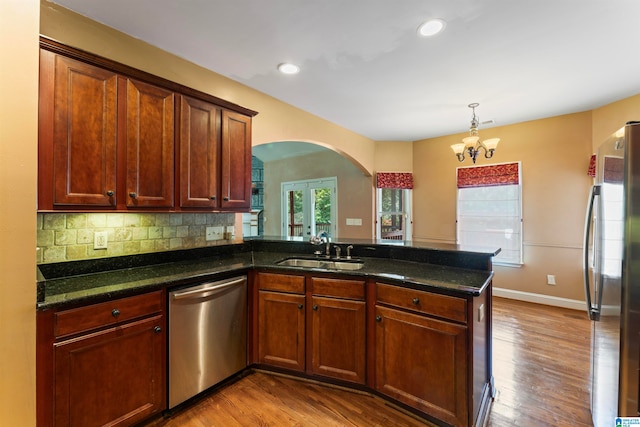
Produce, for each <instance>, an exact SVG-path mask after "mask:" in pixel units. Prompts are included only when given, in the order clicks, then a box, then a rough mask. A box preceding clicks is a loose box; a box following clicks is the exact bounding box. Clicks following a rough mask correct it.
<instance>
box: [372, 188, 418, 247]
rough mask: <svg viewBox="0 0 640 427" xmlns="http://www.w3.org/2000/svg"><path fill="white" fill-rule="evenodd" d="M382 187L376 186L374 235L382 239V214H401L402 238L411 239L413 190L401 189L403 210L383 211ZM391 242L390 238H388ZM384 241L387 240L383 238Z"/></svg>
mask: <svg viewBox="0 0 640 427" xmlns="http://www.w3.org/2000/svg"><path fill="white" fill-rule="evenodd" d="M382 190H383V189H382V188H376V215H377V216H376V236H377V238H378V239H379V240H382V221H381V219H380V218H381V217H382V215H383V214H392V215H393V214H402V215H404V219H405V230H404V240H405V241H411V240H412V239H413V203H412V202H413V200H412V198H413V191H412V190H411V189H409V188H406V189H401V190H402V194H403V198H404V200H403V202H404V212H395V211H393V212H383V211H382ZM388 241H389V242H393V241H392V240H388ZM385 242H387V240H386V239H385Z"/></svg>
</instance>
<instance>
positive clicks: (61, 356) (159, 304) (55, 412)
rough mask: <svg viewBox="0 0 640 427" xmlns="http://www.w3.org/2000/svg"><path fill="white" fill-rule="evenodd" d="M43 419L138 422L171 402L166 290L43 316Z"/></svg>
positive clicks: (87, 425) (85, 424) (53, 422)
mask: <svg viewBox="0 0 640 427" xmlns="http://www.w3.org/2000/svg"><path fill="white" fill-rule="evenodd" d="M38 338H39V343H38V368H37V369H38V375H37V382H38V425H43V426H45V425H46V426H56V427H59V426H81V427H91V426H104V425H109V426H132V425H135V424H138V423H139V422H141V421H143V420H144V419H146V418H148V417H150V416H152V415H154V414H157V413H160V412H161V411H163V410H164V409H166V332H165V316H164V292H162V291H158V292H152V293H150V294H143V295H138V296H134V297H130V298H123V299H118V300H113V301H108V302H105V303H99V304H93V305H89V306H85V307H79V308H75V309H70V310H61V311H57V312H41V313H39V316H38Z"/></svg>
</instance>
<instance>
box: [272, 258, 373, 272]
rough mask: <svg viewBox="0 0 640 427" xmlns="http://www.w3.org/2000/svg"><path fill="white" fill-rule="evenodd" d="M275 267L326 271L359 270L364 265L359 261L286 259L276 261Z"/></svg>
mask: <svg viewBox="0 0 640 427" xmlns="http://www.w3.org/2000/svg"><path fill="white" fill-rule="evenodd" d="M276 264H277V265H283V266H287V267H301V268H323V269H327V270H360V269H361V268H362V267H364V263H363V262H362V261H360V260H346V259H345V260H331V259H310V258H287V259H283V260H282V261H278V262H277V263H276Z"/></svg>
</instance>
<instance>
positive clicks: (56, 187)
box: [39, 50, 117, 208]
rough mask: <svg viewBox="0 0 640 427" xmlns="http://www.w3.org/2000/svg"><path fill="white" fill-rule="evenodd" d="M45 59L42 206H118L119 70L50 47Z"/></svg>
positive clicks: (40, 201) (42, 69) (41, 170)
mask: <svg viewBox="0 0 640 427" xmlns="http://www.w3.org/2000/svg"><path fill="white" fill-rule="evenodd" d="M40 64H41V65H40V66H41V68H40V75H41V81H40V118H39V119H40V131H39V132H40V135H39V139H40V147H39V151H40V153H39V162H40V163H39V186H40V192H39V197H40V198H39V205H40V207H41V208H42V207H44V208H47V207H51V206H56V207H63V208H64V207H74V206H93V207H99V208H113V207H115V206H116V137H117V93H116V92H117V76H116V74H115V73H113V72H111V71H107V70H104V69H101V68H98V67H95V66H92V65H88V64H85V63H83V62H80V61H76V60H74V59H70V58H66V57H64V56H60V55H55V54H53V53H51V52H48V51H45V50H42V51H41V55H40Z"/></svg>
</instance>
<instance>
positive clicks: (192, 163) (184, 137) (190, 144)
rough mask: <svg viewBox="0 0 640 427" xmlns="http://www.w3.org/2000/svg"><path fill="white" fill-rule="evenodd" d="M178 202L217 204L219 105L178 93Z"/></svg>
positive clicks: (195, 204)
mask: <svg viewBox="0 0 640 427" xmlns="http://www.w3.org/2000/svg"><path fill="white" fill-rule="evenodd" d="M179 135H180V142H179V144H180V206H181V207H187V208H189V207H197V208H211V209H213V208H216V207H217V206H218V199H219V197H218V193H219V190H218V185H219V183H220V182H219V178H218V177H219V172H220V170H219V166H218V165H219V160H220V154H219V151H220V108H218V107H216V106H215V105H213V104H210V103H208V102H203V101H200V100H197V99H193V98H189V97H186V96H181V97H180V133H179Z"/></svg>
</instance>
